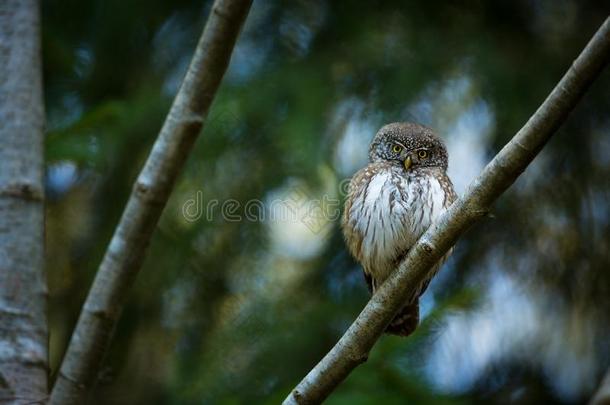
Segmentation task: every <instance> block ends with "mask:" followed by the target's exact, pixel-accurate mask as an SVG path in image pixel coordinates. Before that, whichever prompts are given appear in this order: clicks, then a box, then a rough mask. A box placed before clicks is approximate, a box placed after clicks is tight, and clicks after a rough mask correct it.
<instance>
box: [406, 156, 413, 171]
mask: <svg viewBox="0 0 610 405" xmlns="http://www.w3.org/2000/svg"><path fill="white" fill-rule="evenodd" d="M412 163H413V162H412V161H411V156H407V158H406V159H405V161H404V165H405V169H407V170H409V168H410V167H411V164H412Z"/></svg>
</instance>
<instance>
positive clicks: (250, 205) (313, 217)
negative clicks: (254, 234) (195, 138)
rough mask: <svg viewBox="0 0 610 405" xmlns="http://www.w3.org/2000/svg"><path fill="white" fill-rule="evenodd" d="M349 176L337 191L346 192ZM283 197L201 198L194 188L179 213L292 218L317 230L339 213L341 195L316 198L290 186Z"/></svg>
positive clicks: (191, 217) (191, 218)
mask: <svg viewBox="0 0 610 405" xmlns="http://www.w3.org/2000/svg"><path fill="white" fill-rule="evenodd" d="M348 184H349V180H344V181H342V182H341V183H340V185H339V186H340V187H339V189H340V192H341V193H343V194H344V193H345V192H346V190H347V185H348ZM283 194H284V195H285V198H275V199H271V200H269V201H264V202H263V201H262V200H258V199H251V200H248V201H245V202H243V201H239V200H236V199H231V198H230V199H226V200H223V201H220V200H219V199H210V200H206V199H204V193H203V190H197V191H196V192H195V195H194V198H189V199H187V200H186V201H185V202H184V203H183V204H182V216H183V217H184V219H185V220H186V221H188V222H197V221H201V220H204V221H208V222H212V221H216V220H218V218H220V219H222V220H223V221H226V222H242V221H248V222H265V221H271V222H292V223H302V224H303V225H305V226H306V227H307V228H308V229H309V230H310V231H311V232H313V233H315V234H317V233H320V232H321V231H323V230H324V229H325V228H326V227H327V226H329V225H330V224H332V223H333V222H335V221H337V220H338V219H339V218H340V216H341V199H340V198H337V197H331V196H329V195H323V196H322V197H321V198H315V197H314V196H312V195H311V194H310V193H309V192H307V191H306V189H305V188H304V187H299V186H293V187H291V188H289V189H288V190H286V192H284V193H283Z"/></svg>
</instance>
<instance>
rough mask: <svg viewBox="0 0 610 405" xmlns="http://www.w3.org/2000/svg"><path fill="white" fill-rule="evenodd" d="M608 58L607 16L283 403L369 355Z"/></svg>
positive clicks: (322, 386)
mask: <svg viewBox="0 0 610 405" xmlns="http://www.w3.org/2000/svg"><path fill="white" fill-rule="evenodd" d="M609 59H610V19H607V20H606V21H605V22H604V24H603V25H602V27H601V28H600V29H599V30H598V31H597V33H596V34H595V36H594V37H593V39H592V40H591V41H590V42H589V44H588V45H587V47H586V48H585V49H584V50H583V52H582V53H581V54H580V56H579V57H578V58H577V59H576V60H575V61H574V63H573V65H572V67H571V68H570V70H569V71H568V72H567V73H566V74H565V76H564V77H563V78H562V79H561V81H560V82H559V84H558V85H557V86H556V87H555V89H554V90H553V91H552V92H551V94H550V95H549V96H548V97H547V99H546V100H545V101H544V103H543V104H542V106H540V108H538V110H537V111H536V113H535V114H534V115H533V116H532V117H531V118H530V119H529V120H528V122H527V123H526V124H525V126H524V127H523V128H522V129H521V130H520V131H519V132H518V133H517V134H516V135H515V136H514V137H513V139H511V141H510V142H509V143H508V144H507V145H506V146H504V148H503V149H502V150H501V151H500V152H499V153H498V154H497V155H496V156H495V157H494V159H493V160H492V161H491V162H490V163H489V164H488V165H487V166H486V167H485V169H483V172H482V173H481V174H480V175H479V176H478V177H477V178H476V179H475V180H474V181H473V182H472V184H471V185H470V186H469V187H468V189H467V191H466V193H465V195H464V196H463V197H462V198H460V199H458V200H457V201H456V202H455V203H454V204H453V205H452V206H451V208H450V209H449V210H448V211H447V212H446V213H445V214H444V215H443V216H442V217H441V218H440V219H439V221H437V222H436V223H435V224H434V225H433V226H431V227H430V229H428V231H426V233H424V235H423V236H422V237H421V238H420V239H419V241H418V242H417V243H416V244H415V245H414V246H413V248H412V249H411V250H410V251H409V253H408V254H407V257H406V258H405V259H404V260H403V261H402V263H401V264H400V266H399V268H398V269H397V271H396V272H395V273H394V274H392V276H391V277H389V278H388V279H387V280H386V282H385V283H383V285H382V286H381V288H380V289H379V290H378V291H377V292H376V294H375V295H374V296H373V297H372V298H371V300H370V301H369V303H368V304H367V305H366V307H365V308H364V310H363V311H362V312H361V313H360V315H359V316H358V317H357V318H356V320H355V321H354V323H353V324H352V325H351V326H350V327H349V329H348V330H347V332H345V334H344V335H343V336H342V337H341V339H340V340H339V342H337V344H336V345H335V346H334V347H333V348H332V349H331V351H330V352H328V354H327V355H326V356H325V357H324V358H323V359H322V360H321V361H320V362H319V363H318V364H317V365H316V366H315V367H314V368H313V369H312V370H311V371H310V372H309V374H307V376H305V378H304V379H303V380H302V381H301V382H300V383H299V384H298V385H297V387H296V388H295V389H294V390H293V391H292V392H291V393H290V395H288V397H287V398H286V399H285V401H284V403H285V404H295V403H298V404H310V403H319V402H322V400H324V398H326V397H327V396H328V395H329V394H330V393H331V392H332V391H333V390H334V389H335V388H336V387H337V386H338V385H339V384H340V383H341V382H342V381H343V380H344V379H345V378H346V377H347V376H348V375H349V373H350V372H351V371H352V370H353V369H354V368H355V367H356V366H358V365H359V364H361V363H362V362H364V361H366V359H367V357H368V354H369V352H370V350H371V348H372V347H373V345H374V344H375V342H376V341H377V339H379V337H380V336H381V334H382V333H383V331H384V330H385V328H386V326H387V325H388V324H389V323H390V321H391V320H392V318H393V317H394V316H395V315H396V313H397V312H398V310H399V309H400V307H401V306H402V303H404V302H406V300H407V298H408V297H410V296H412V294H413V292H414V291H415V289H416V288H417V286H418V285H419V284H420V283H421V281H422V280H424V279H425V278H427V277H428V273H429V271H430V268H431V267H432V265H434V264H435V263H436V262H438V260H439V259H440V258H441V257H442V256H443V255H444V254H445V253H446V252H447V251H448V250H449V249H450V248H451V246H453V244H454V243H455V242H456V241H457V239H458V238H459V237H460V235H462V234H463V233H464V232H465V231H466V229H467V228H468V227H469V226H470V225H472V224H473V223H474V222H476V221H477V220H479V219H480V218H482V217H484V216H485V215H486V214H487V213H488V212H489V210H490V208H491V205H492V204H493V203H494V201H495V200H496V199H497V198H498V197H499V196H500V195H502V193H504V191H506V189H507V188H508V187H509V186H510V185H511V184H512V183H513V182H514V181H515V180H516V179H517V177H519V175H521V173H522V172H523V171H524V170H525V168H526V167H527V166H528V165H529V163H530V162H531V161H532V160H533V159H534V157H536V155H537V154H538V152H540V150H541V149H542V147H543V146H544V145H545V143H546V142H547V141H548V139H549V138H550V137H551V136H552V135H553V133H554V132H555V131H556V130H557V128H559V126H560V125H561V123H562V122H563V121H564V120H565V119H566V117H567V115H568V114H569V112H570V111H571V110H572V109H573V108H574V106H575V105H576V104H577V102H578V101H579V100H580V98H581V96H582V95H583V94H584V93H585V91H586V90H587V89H588V87H589V85H590V84H591V83H592V82H593V80H595V78H596V77H597V76H598V75H599V74H600V72H601V71H602V70H603V68H604V67H605V66H606V65H607V63H608V60H609Z"/></svg>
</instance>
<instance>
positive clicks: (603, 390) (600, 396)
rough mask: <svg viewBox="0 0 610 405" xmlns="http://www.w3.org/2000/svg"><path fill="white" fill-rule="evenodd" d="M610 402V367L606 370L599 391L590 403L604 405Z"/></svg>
mask: <svg viewBox="0 0 610 405" xmlns="http://www.w3.org/2000/svg"><path fill="white" fill-rule="evenodd" d="M604 404H610V369H608V371H607V372H606V375H605V377H604V379H603V380H602V382H601V383H600V385H599V387H598V388H597V391H596V392H595V394H594V395H593V398H591V401H590V402H589V405H604Z"/></svg>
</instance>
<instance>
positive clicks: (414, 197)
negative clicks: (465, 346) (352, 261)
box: [342, 123, 456, 336]
mask: <svg viewBox="0 0 610 405" xmlns="http://www.w3.org/2000/svg"><path fill="white" fill-rule="evenodd" d="M369 161H370V162H369V164H368V165H367V166H366V167H364V168H363V169H361V170H360V171H358V172H357V173H356V174H355V175H354V177H353V178H352V180H351V182H350V187H349V193H348V198H347V200H346V203H345V211H344V216H343V223H342V225H343V232H344V235H345V239H346V242H347V246H348V249H349V250H350V252H351V253H352V255H353V256H354V257H355V258H356V260H358V261H359V262H360V263H361V264H362V267H363V270H364V275H365V279H366V281H367V284H368V286H369V289H370V291H371V292H372V293H374V292H375V290H376V289H377V288H378V286H379V285H381V283H382V282H383V281H384V280H385V279H386V278H387V277H388V276H389V275H390V274H391V273H392V272H393V271H394V270H395V269H396V267H397V265H398V263H399V262H400V260H401V259H402V258H403V257H404V255H405V254H406V253H407V252H408V251H409V249H410V248H411V246H413V244H414V243H415V242H416V241H417V239H418V238H419V237H420V236H421V234H422V233H423V232H424V231H425V230H426V229H427V228H428V227H429V226H430V224H431V223H432V222H433V221H434V220H435V219H436V218H438V217H439V216H440V215H441V214H442V213H443V212H444V211H445V210H446V209H447V208H448V207H449V206H450V205H451V203H453V201H454V200H455V198H456V195H455V192H454V190H453V185H452V184H451V180H450V179H449V177H448V176H447V173H446V171H447V164H448V156H447V150H446V148H445V145H444V144H443V142H442V140H441V139H440V138H439V137H438V136H436V135H435V134H434V133H433V132H432V130H431V129H429V128H426V127H424V126H421V125H417V124H412V123H394V124H389V125H386V126H384V127H382V128H381V129H380V130H379V132H377V135H376V136H375V138H374V139H373V141H372V142H371V146H370V150H369ZM441 264H442V261H441V262H439V264H437V265H436V266H435V269H434V273H436V272H437V271H438V268H439V267H440V265H441ZM429 281H430V279H428V280H425V281H424V282H423V283H422V284H421V285H420V286H419V288H418V289H417V291H416V293H415V294H414V295H413V296H412V297H411V298H410V299H409V300H408V302H406V303H405V306H404V307H403V309H402V310H401V311H400V313H399V314H398V315H397V316H396V318H394V320H393V321H392V322H391V323H390V325H389V326H388V328H387V330H386V332H388V333H393V334H398V335H402V336H407V335H409V334H411V333H412V332H413V330H415V328H416V327H417V324H418V322H419V296H420V295H421V294H422V293H423V292H424V291H425V289H426V288H427V286H428V283H429Z"/></svg>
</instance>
